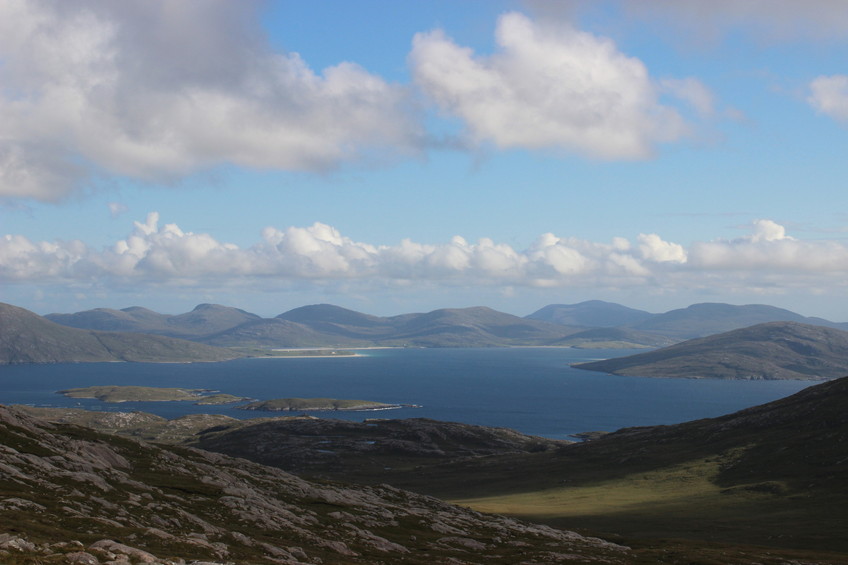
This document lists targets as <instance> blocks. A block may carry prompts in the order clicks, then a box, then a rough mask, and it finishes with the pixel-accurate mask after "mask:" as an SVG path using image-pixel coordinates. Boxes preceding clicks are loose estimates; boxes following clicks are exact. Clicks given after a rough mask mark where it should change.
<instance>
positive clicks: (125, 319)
mask: <svg viewBox="0 0 848 565" xmlns="http://www.w3.org/2000/svg"><path fill="white" fill-rule="evenodd" d="M46 318H47V319H49V320H51V321H53V322H56V323H59V324H65V325H68V326H72V327H75V328H79V329H88V330H104V329H110V330H114V329H116V328H122V330H123V331H132V332H144V333H152V334H158V335H165V336H169V337H180V338H184V339H191V340H194V341H199V342H201V343H206V344H210V345H218V346H229V347H281V348H282V347H321V346H343V347H357V346H359V347H363V346H371V345H381V346H414V347H499V346H509V345H548V344H550V343H551V342H553V341H555V340H559V339H562V338H563V337H565V336H568V335H570V334H572V333H576V332H578V331H579V330H580V329H579V328H572V327H569V326H562V325H559V324H553V323H550V322H544V321H539V320H533V319H526V318H520V317H518V316H513V315H511V314H505V313H503V312H497V311H495V310H492V309H491V308H484V307H477V308H462V309H443V310H435V311H433V312H429V313H426V314H404V315H400V316H393V317H387V318H383V317H378V316H370V315H368V314H362V313H360V312H355V311H353V310H348V309H345V308H341V307H339V306H333V305H330V304H317V305H312V306H303V307H301V308H295V309H294V310H290V311H289V312H286V313H284V314H280V315H279V316H277V317H275V318H270V319H268V318H261V317H259V316H257V315H255V314H250V313H248V312H245V311H243V310H238V309H236V308H230V307H226V306H219V305H214V304H201V305H199V306H197V307H196V308H195V309H194V310H193V311H192V312H189V313H187V314H180V315H178V316H167V315H163V314H156V313H155V312H151V311H150V310H145V309H142V308H127V309H125V310H109V309H97V310H88V311H86V312H78V313H76V314H49V315H48V316H46Z"/></svg>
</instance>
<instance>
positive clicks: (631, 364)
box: [573, 322, 848, 380]
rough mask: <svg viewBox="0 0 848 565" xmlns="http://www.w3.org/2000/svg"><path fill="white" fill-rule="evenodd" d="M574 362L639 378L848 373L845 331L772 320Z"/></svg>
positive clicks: (796, 376)
mask: <svg viewBox="0 0 848 565" xmlns="http://www.w3.org/2000/svg"><path fill="white" fill-rule="evenodd" d="M573 366H574V367H576V368H578V369H586V370H589V371H601V372H604V373H612V374H616V375H632V376H642V377H687V378H718V379H813V380H820V379H833V378H837V377H840V376H843V375H846V374H848V332H844V331H841V330H835V329H831V328H825V327H822V326H810V325H807V324H798V323H794V322H771V323H767V324H758V325H756V326H752V327H750V328H743V329H740V330H733V331H731V332H725V333H722V334H718V335H714V336H709V337H704V338H699V339H693V340H689V341H685V342H683V343H678V344H675V345H672V346H669V347H665V348H663V349H658V350H655V351H649V352H647V353H639V354H636V355H629V356H627V357H619V358H617V359H607V360H605V361H593V362H590V363H580V364H576V365H573Z"/></svg>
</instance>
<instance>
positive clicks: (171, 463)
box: [0, 407, 631, 565]
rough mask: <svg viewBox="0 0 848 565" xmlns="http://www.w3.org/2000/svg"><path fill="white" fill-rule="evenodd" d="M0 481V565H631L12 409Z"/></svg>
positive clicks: (414, 500) (1, 426)
mask: <svg viewBox="0 0 848 565" xmlns="http://www.w3.org/2000/svg"><path fill="white" fill-rule="evenodd" d="M0 470H2V473H0V509H1V510H2V513H3V514H2V515H3V522H2V526H0V527H2V529H3V530H4V531H0V561H2V562H3V563H4V564H6V565H14V564H18V563H85V564H91V565H96V564H99V563H113V562H114V563H118V562H123V563H127V562H130V563H185V562H194V561H198V562H216V563H238V564H249V563H286V564H296V563H324V564H329V563H333V564H348V563H351V564H353V563H367V564H379V563H384V564H394V563H422V564H423V563H481V564H482V563H486V564H490V563H527V564H530V563H557V562H563V561H569V562H576V563H589V562H593V563H595V562H602V563H629V562H631V560H629V559H628V555H629V550H628V549H627V548H624V547H621V546H618V545H615V544H612V543H608V542H605V541H602V540H599V539H593V538H586V537H583V536H580V535H578V534H576V533H573V532H569V531H563V530H558V529H553V528H550V527H546V526H540V525H531V524H526V523H522V522H519V521H516V520H513V519H509V518H504V517H499V516H487V515H482V514H479V513H477V512H473V511H471V510H466V509H462V508H459V507H456V506H453V505H450V504H446V503H444V502H441V501H439V500H437V499H434V498H430V497H426V496H421V495H414V494H411V493H408V492H405V491H401V490H398V489H395V488H392V487H389V486H379V487H356V488H353V487H344V486H340V485H336V484H318V483H313V482H308V481H305V480H302V479H299V478H297V477H295V476H293V475H290V474H288V473H285V472H283V471H280V470H278V469H273V468H270V467H265V466H262V465H259V464H255V463H251V462H248V461H246V460H243V459H233V458H230V457H227V456H224V455H219V454H213V453H210V452H205V451H200V450H195V449H188V448H176V447H174V448H170V449H166V448H164V447H159V446H154V445H151V444H147V443H141V442H138V441H135V440H132V439H127V438H120V437H117V436H110V435H104V434H100V433H98V432H95V431H93V430H90V429H86V428H80V427H76V426H70V425H60V424H51V423H47V422H44V421H40V420H36V419H33V418H31V417H29V416H27V415H25V414H23V413H21V412H19V411H16V410H14V409H10V408H6V407H0Z"/></svg>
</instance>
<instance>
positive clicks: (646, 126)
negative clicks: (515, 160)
mask: <svg viewBox="0 0 848 565" xmlns="http://www.w3.org/2000/svg"><path fill="white" fill-rule="evenodd" d="M496 39H497V44H498V47H499V51H498V52H497V53H495V54H494V55H491V56H488V57H484V56H477V55H475V54H474V53H473V51H472V50H471V49H469V48H467V47H462V46H460V45H457V44H456V43H455V42H454V41H453V40H451V39H450V38H449V37H447V36H446V35H445V33H444V32H443V31H441V30H435V31H431V32H428V33H420V34H417V35H416V36H415V38H414V41H413V49H412V52H411V54H410V64H411V66H412V69H413V72H414V76H415V81H416V84H417V85H418V86H419V88H421V89H422V91H423V92H424V93H426V94H427V95H428V96H429V97H430V98H431V99H433V100H434V101H435V102H436V103H437V104H438V105H439V106H440V107H441V108H442V109H443V110H444V111H445V112H447V113H449V114H451V115H454V116H457V117H459V118H461V119H462V120H463V121H464V123H465V124H466V126H467V128H468V133H469V135H470V136H471V137H472V138H473V140H474V141H476V142H478V143H479V142H490V143H493V144H495V145H496V146H497V147H501V148H528V149H559V150H565V151H573V152H578V153H581V154H584V155H588V156H591V157H594V158H600V159H643V158H646V157H648V156H650V155H651V154H652V152H653V150H654V146H655V145H656V144H657V143H660V142H667V141H673V140H676V139H679V138H681V137H682V136H683V135H685V134H686V133H687V125H686V124H685V122H684V121H683V119H682V118H681V116H680V115H679V113H678V112H677V110H675V109H674V108H672V107H670V106H666V105H663V104H661V103H660V102H659V86H658V85H657V84H656V83H655V82H654V81H653V80H652V79H651V77H650V76H649V74H648V70H647V69H646V68H645V65H644V64H643V63H642V62H641V61H640V60H639V59H636V58H634V57H629V56H627V55H625V54H623V53H622V52H620V51H619V50H618V49H617V47H616V45H615V44H614V43H613V41H612V40H610V39H607V38H604V37H599V36H596V35H593V34H591V33H588V32H584V31H580V30H578V29H575V28H573V27H570V26H568V25H546V24H545V23H543V22H535V21H533V20H531V19H530V18H528V17H527V16H525V15H523V14H519V13H508V14H504V15H503V16H501V17H500V19H499V21H498V25H497V31H496ZM693 81H694V79H693ZM694 85H695V83H694V82H692V83H690V88H689V93H688V94H687V96H688V97H689V98H690V100H692V101H695V100H696V98H697V103H698V104H701V106H702V107H703V105H704V104H705V103H706V102H705V100H706V98H705V93H706V90H705V89H702V90H701V92H698V93H695V92H694V90H695V88H694ZM676 90H677V92H682V89H681V88H678V89H676Z"/></svg>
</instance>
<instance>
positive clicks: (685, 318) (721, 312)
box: [630, 302, 848, 341]
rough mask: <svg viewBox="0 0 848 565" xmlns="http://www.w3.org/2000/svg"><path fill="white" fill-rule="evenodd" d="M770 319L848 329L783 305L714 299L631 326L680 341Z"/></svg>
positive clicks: (765, 321)
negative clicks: (743, 303)
mask: <svg viewBox="0 0 848 565" xmlns="http://www.w3.org/2000/svg"><path fill="white" fill-rule="evenodd" d="M767 322H798V323H801V324H810V325H815V326H825V327H831V328H837V329H845V330H848V324H845V323H835V322H831V321H829V320H824V319H822V318H808V317H806V316H802V315H800V314H796V313H795V312H792V311H790V310H786V309H784V308H776V307H774V306H766V305H764V304H748V305H744V306H736V305H733V304H721V303H711V302H705V303H702V304H693V305H691V306H688V307H686V308H680V309H677V310H671V311H669V312H666V313H664V314H657V315H655V316H653V317H651V318H649V319H646V320H645V321H642V322H639V323H637V324H633V325H631V326H630V327H631V328H632V329H635V330H639V331H643V332H649V333H654V334H658V335H663V336H666V337H670V338H673V339H676V340H679V341H680V340H685V339H692V338H696V337H705V336H708V335H714V334H718V333H722V332H727V331H730V330H736V329H740V328H746V327H749V326H753V325H756V324H764V323H767Z"/></svg>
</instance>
